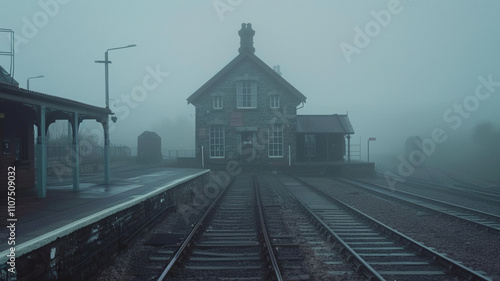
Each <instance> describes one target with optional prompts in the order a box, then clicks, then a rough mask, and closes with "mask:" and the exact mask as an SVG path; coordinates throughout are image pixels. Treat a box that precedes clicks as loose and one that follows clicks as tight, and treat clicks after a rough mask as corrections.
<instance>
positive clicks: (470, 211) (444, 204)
mask: <svg viewBox="0 0 500 281" xmlns="http://www.w3.org/2000/svg"><path fill="white" fill-rule="evenodd" d="M337 180H338V181H340V182H343V183H347V184H350V185H354V186H356V187H358V188H363V189H365V190H368V191H370V192H373V193H375V194H376V195H379V196H384V197H386V198H389V199H395V200H399V201H401V202H403V203H406V204H412V205H414V206H416V207H419V208H423V209H425V210H429V211H432V212H435V213H438V214H441V215H446V216H449V217H451V218H454V219H459V220H462V221H465V222H467V223H470V224H473V225H475V226H477V227H482V228H484V229H486V230H487V231H490V232H493V233H500V228H496V227H492V226H489V225H487V224H484V223H482V222H478V221H474V220H469V219H467V218H464V217H461V216H460V214H459V215H455V214H453V213H447V212H444V211H441V210H437V209H435V208H433V207H432V206H425V205H422V204H420V203H418V202H412V201H409V199H405V198H400V197H396V196H394V195H391V194H387V193H384V192H382V191H379V190H375V189H373V188H370V187H367V186H363V185H372V186H375V187H377V188H382V189H384V190H387V191H389V190H390V192H391V193H396V194H400V195H403V196H407V197H410V198H413V199H416V200H421V201H427V202H429V203H431V204H435V205H438V206H441V207H447V208H449V209H453V208H454V209H456V210H460V211H462V212H465V213H462V214H461V215H475V216H479V217H482V218H488V219H490V220H493V221H494V222H496V223H500V216H497V215H495V214H491V213H487V212H483V211H479V210H475V209H471V208H467V207H463V206H460V205H456V204H452V203H448V202H444V201H440V200H436V199H432V198H429V197H425V196H421V195H416V194H413V193H409V192H405V191H401V190H393V189H391V188H389V187H386V186H383V185H379V184H375V183H369V182H364V181H360V180H357V181H355V180H350V179H349V180H348V179H337ZM361 184H363V185H361Z"/></svg>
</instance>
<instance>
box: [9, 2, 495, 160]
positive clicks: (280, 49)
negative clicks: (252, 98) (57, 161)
mask: <svg viewBox="0 0 500 281" xmlns="http://www.w3.org/2000/svg"><path fill="white" fill-rule="evenodd" d="M0 3H1V7H2V8H1V10H0V27H1V28H9V29H13V30H14V31H15V33H16V35H18V36H22V38H18V39H17V43H18V52H17V53H16V64H15V79H16V80H18V82H19V83H20V86H21V87H26V78H27V77H29V76H36V75H45V78H41V79H36V80H31V82H30V87H31V89H32V90H36V91H40V92H43V93H47V94H51V95H56V96H61V97H66V98H71V99H75V100H78V101H81V102H85V103H89V104H93V105H98V106H104V66H103V65H102V64H96V63H94V61H95V60H102V59H104V52H105V50H106V49H108V48H113V47H120V46H125V45H128V44H137V47H135V48H130V49H124V50H115V51H111V52H110V53H109V54H110V60H111V61H112V64H111V65H110V97H111V99H112V100H111V105H113V104H115V105H116V107H113V106H112V107H111V109H112V110H115V111H116V110H117V108H118V107H121V111H120V116H119V117H120V119H121V120H119V121H118V122H117V123H116V128H115V130H114V131H113V132H112V134H111V141H112V142H113V143H116V144H126V145H130V146H135V145H136V144H135V142H136V139H137V136H138V135H139V134H140V133H141V132H142V131H144V130H156V131H158V128H160V127H161V120H165V119H168V120H171V121H172V122H175V120H178V119H179V118H180V119H182V120H191V121H190V122H191V123H190V124H192V125H190V126H187V127H186V128H185V130H184V131H183V132H181V133H180V135H181V136H183V137H187V138H188V140H186V141H183V142H181V143H180V145H177V146H182V147H170V148H172V149H176V148H178V149H193V148H194V147H193V146H194V117H193V116H192V115H193V114H194V107H193V106H192V105H187V103H186V98H187V97H188V96H189V95H190V94H192V93H193V92H194V91H196V90H197V89H198V88H199V87H200V86H201V85H203V84H204V83H205V82H206V81H207V80H208V79H210V78H211V77H212V76H213V75H214V74H215V73H217V72H218V71H219V70H220V69H221V68H222V67H223V66H225V65H226V64H227V63H228V62H229V61H230V60H232V59H233V58H234V57H235V56H236V55H237V54H238V47H239V37H238V34H237V32H238V30H239V29H240V25H241V23H243V22H245V23H247V22H250V23H252V25H253V29H254V30H255V31H256V34H255V37H254V46H255V48H256V52H255V54H256V55H257V56H258V57H260V58H261V59H262V60H263V61H264V62H266V63H267V64H268V65H270V66H273V65H280V66H281V71H282V72H283V77H284V78H285V79H286V80H287V81H288V82H290V83H291V84H292V85H294V86H295V87H296V88H297V89H298V90H299V91H301V92H302V93H303V94H304V95H305V96H307V98H308V99H307V103H306V105H305V107H304V108H302V109H300V110H299V114H333V113H339V114H343V113H346V112H347V111H348V112H349V118H350V119H351V122H352V124H353V126H354V129H355V131H356V135H355V136H354V140H355V142H358V141H359V136H361V137H362V141H363V143H365V142H366V139H367V138H368V137H377V141H376V142H375V143H373V144H372V145H373V149H374V151H376V150H379V151H383V150H389V149H391V148H394V147H396V146H397V147H396V148H402V145H403V142H404V140H405V139H406V137H408V136H409V135H420V136H422V137H427V136H430V134H431V131H432V130H433V129H434V128H436V127H441V128H443V129H444V130H446V131H447V132H452V131H457V132H458V131H460V130H465V128H467V127H471V126H473V125H475V124H476V123H477V122H478V121H481V120H492V121H493V122H494V123H495V124H497V125H498V121H499V120H500V113H499V111H498V107H499V104H500V87H497V88H496V91H495V92H493V93H492V94H491V96H489V97H488V98H485V99H484V100H479V104H478V106H477V108H474V110H473V111H470V112H467V113H470V115H468V117H467V118H463V117H460V118H461V119H462V121H463V123H462V124H461V125H460V126H459V127H460V128H457V129H454V128H452V125H456V122H457V118H458V117H457V113H456V112H455V111H454V108H453V105H454V104H462V103H463V102H464V99H466V98H467V97H468V96H473V95H474V91H475V89H476V87H477V85H478V83H479V81H478V76H482V77H485V78H487V77H488V76H489V75H491V77H492V80H493V81H500V56H499V51H500V33H499V31H498V27H499V26H500V17H499V16H498V12H499V11H500V2H499V1H493V0H490V1H462V0H460V1H457V0H447V1H409V0H401V1H399V4H398V2H397V1H392V0H381V1H331V0H330V1H328V0H324V1H290V0H286V1H285V0H273V1H269V0H268V1H264V0H261V1H256V0H255V1H253V0H252V1H250V0H241V1H238V0H220V1H180V0H179V1H158V0H150V1H131V0H128V1H124V0H120V1H118V0H114V1H97V0H87V1H77V0H72V1H69V0H65V1H63V0H60V1H57V0H40V1H6V0H2V1H1V2H0ZM41 3H49V4H50V5H49V6H47V7H45V9H44V5H43V4H41ZM54 3H56V4H54ZM63 3H64V4H63ZM224 5H225V6H224ZM216 7H219V8H220V9H224V7H225V8H227V9H226V10H225V11H223V12H221V11H219V12H217V10H216ZM381 10H386V11H388V12H387V13H389V14H390V20H389V19H388V18H387V17H385V18H384V15H387V13H383V12H382V13H380V11H381ZM391 11H392V12H391ZM44 15H45V16H44ZM376 15H378V17H381V18H379V19H378V20H379V22H377V19H376V17H377V16H376ZM375 22H377V23H376V24H374V23H375ZM384 25H385V26H384ZM377 26H378V28H379V29H377ZM33 27H34V28H33ZM356 28H359V29H360V30H362V31H363V33H364V34H365V35H366V33H367V32H368V33H370V32H371V35H372V36H370V35H366V36H367V38H368V39H369V42H368V41H366V40H365V41H364V42H363V40H361V39H362V38H361V37H359V34H358V33H357V31H356ZM367 28H368V31H367ZM370 28H371V29H370ZM2 36H3V37H1V38H0V48H1V49H2V50H5V49H6V48H7V47H8V40H7V37H6V36H4V35H3V34H2ZM356 36H358V37H356ZM356 38H357V39H358V41H356V40H355V39H356ZM360 38H361V39H360ZM23 39H24V40H23ZM360 40H361V41H360ZM356 42H357V43H363V44H358V47H359V46H362V47H359V48H358V47H356V46H357V45H356ZM346 44H348V45H350V46H352V47H356V48H357V51H356V52H353V53H352V54H350V55H346V54H345V50H344V52H343V50H342V47H341V46H347V45H346ZM351 50H353V49H351ZM0 64H2V66H4V68H8V60H6V59H5V58H1V60H0ZM148 69H149V71H148ZM152 70H154V71H153V72H155V71H156V72H160V75H159V76H157V77H156V79H155V78H154V77H153V76H154V75H152V76H151V71H152ZM165 73H169V75H168V77H166V75H165ZM148 75H150V76H151V77H152V78H147V76H148ZM144 81H146V82H144ZM144 83H147V84H146V87H145V84H144ZM137 87H142V88H143V89H144V88H149V90H146V92H145V94H144V92H137V91H138V89H139V88H137ZM134 89H135V90H134ZM134 91H136V92H135V97H136V98H135V99H134V98H133V96H132V94H133V93H134ZM127 97H129V98H131V100H129V101H128V102H127V100H126V99H127ZM469 100H470V99H469ZM125 107H127V108H128V111H125V110H126V108H125ZM134 107H135V108H134ZM469 108H471V107H469ZM449 109H451V110H452V112H451V113H449V114H448V119H449V120H448V121H446V120H445V119H444V118H443V114H445V113H446V112H447V110H449ZM125 115H126V116H125ZM164 127H165V126H164ZM158 133H159V134H160V135H161V136H162V137H163V138H164V139H165V141H166V142H168V140H170V143H175V141H173V139H175V137H176V135H175V134H176V132H172V131H158Z"/></svg>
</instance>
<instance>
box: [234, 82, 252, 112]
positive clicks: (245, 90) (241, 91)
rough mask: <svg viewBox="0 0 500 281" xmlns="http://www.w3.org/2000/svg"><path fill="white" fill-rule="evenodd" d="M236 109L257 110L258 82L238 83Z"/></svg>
mask: <svg viewBox="0 0 500 281" xmlns="http://www.w3.org/2000/svg"><path fill="white" fill-rule="evenodd" d="M236 107H237V108H257V82H255V81H241V82H238V83H237V86H236Z"/></svg>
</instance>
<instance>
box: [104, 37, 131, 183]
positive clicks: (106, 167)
mask: <svg viewBox="0 0 500 281" xmlns="http://www.w3.org/2000/svg"><path fill="white" fill-rule="evenodd" d="M135 46H136V45H135V44H132V45H127V46H123V47H117V48H111V49H107V50H106V52H105V53H104V60H103V61H102V60H96V61H95V62H96V63H104V75H105V76H104V77H105V93H106V97H105V102H106V108H107V109H109V71H108V64H110V63H111V61H109V59H108V52H109V51H113V50H118V49H125V48H131V47H135ZM104 183H105V184H109V116H107V117H106V121H105V122H104Z"/></svg>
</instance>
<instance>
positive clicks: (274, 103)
mask: <svg viewBox="0 0 500 281" xmlns="http://www.w3.org/2000/svg"><path fill="white" fill-rule="evenodd" d="M269 107H271V108H280V96H277V95H272V96H270V97H269Z"/></svg>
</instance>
